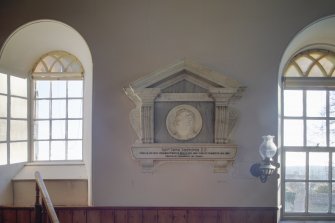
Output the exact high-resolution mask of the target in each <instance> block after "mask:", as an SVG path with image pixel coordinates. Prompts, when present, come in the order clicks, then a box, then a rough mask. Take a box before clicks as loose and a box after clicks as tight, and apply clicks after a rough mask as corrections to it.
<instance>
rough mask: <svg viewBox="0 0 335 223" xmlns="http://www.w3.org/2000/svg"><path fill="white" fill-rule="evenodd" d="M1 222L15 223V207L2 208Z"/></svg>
mask: <svg viewBox="0 0 335 223" xmlns="http://www.w3.org/2000/svg"><path fill="white" fill-rule="evenodd" d="M1 220H2V221H1V222H2V223H12V222H13V223H16V222H17V218H16V210H15V209H4V210H3V211H2V216H1Z"/></svg>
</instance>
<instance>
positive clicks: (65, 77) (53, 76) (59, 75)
mask: <svg viewBox="0 0 335 223" xmlns="http://www.w3.org/2000/svg"><path fill="white" fill-rule="evenodd" d="M47 57H54V58H55V62H53V63H51V65H50V66H49V67H48V64H46V63H44V62H43V60H44V59H45V58H47ZM62 57H67V58H69V59H70V60H72V62H71V63H73V64H76V65H78V69H77V70H75V71H72V72H68V69H67V68H68V67H69V66H67V68H66V67H65V66H63V64H61V61H60V58H62ZM42 63H43V66H44V68H45V69H46V70H47V71H48V72H45V71H44V72H39V71H38V70H37V67H38V66H39V65H40V64H42ZM56 63H60V64H61V65H62V67H63V69H62V70H56V71H55V70H53V69H52V67H53V66H54V65H55V64H56ZM71 63H70V65H71ZM78 80H80V81H81V84H82V96H81V97H78V98H77V97H76V98H75V97H73V99H80V100H81V103H82V107H81V113H82V114H81V118H74V119H72V118H69V117H68V110H67V108H68V101H69V100H71V99H72V98H69V97H68V81H78ZM36 81H49V82H50V83H49V88H50V89H49V90H50V96H49V98H48V100H49V102H50V104H49V108H50V107H51V103H52V101H53V100H54V99H55V98H53V97H52V94H51V92H52V83H51V82H53V81H66V95H65V97H64V98H56V100H65V101H66V111H65V113H66V117H65V118H62V120H64V121H65V122H66V124H65V128H67V124H68V121H69V120H79V119H80V120H81V139H80V141H81V159H68V146H67V143H68V141H73V140H72V139H70V140H69V139H68V133H67V129H65V132H66V133H65V138H64V140H63V141H64V142H65V144H66V146H65V159H60V160H52V159H50V157H51V142H52V141H59V140H54V139H52V136H51V135H52V125H51V122H52V120H58V119H53V117H52V116H51V113H52V111H51V109H50V110H49V115H50V116H49V118H47V119H45V120H48V121H49V124H50V125H49V139H48V141H49V159H48V160H37V159H36V155H35V145H34V143H35V142H36V141H41V140H38V139H37V138H35V127H34V123H35V120H37V118H36V117H35V114H36V111H35V103H36V101H37V100H36V93H35V90H36ZM30 102H31V103H30V105H31V108H30V111H31V115H30V120H31V125H30V126H31V129H30V133H31V137H30V156H31V159H30V161H31V162H34V163H41V164H45V163H59V164H63V163H64V162H65V163H78V162H84V159H85V157H84V156H85V152H84V142H85V136H84V133H85V131H84V127H85V123H84V122H85V118H84V115H85V114H84V113H85V110H84V105H85V78H84V68H83V65H82V64H81V62H80V60H79V59H78V58H77V57H76V56H74V55H73V54H70V53H68V52H66V51H51V52H48V53H46V54H44V55H43V56H41V57H40V58H39V60H38V61H37V62H36V63H35V65H34V67H33V69H32V72H31V75H30ZM74 140H77V141H78V140H79V139H74ZM42 141H43V140H42Z"/></svg>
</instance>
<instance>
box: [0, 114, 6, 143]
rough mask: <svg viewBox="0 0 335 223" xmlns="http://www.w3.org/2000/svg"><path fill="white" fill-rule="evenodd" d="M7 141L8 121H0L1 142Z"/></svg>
mask: <svg viewBox="0 0 335 223" xmlns="http://www.w3.org/2000/svg"><path fill="white" fill-rule="evenodd" d="M6 140H7V120H6V119H0V141H6Z"/></svg>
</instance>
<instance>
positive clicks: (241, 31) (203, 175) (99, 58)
mask: <svg viewBox="0 0 335 223" xmlns="http://www.w3.org/2000/svg"><path fill="white" fill-rule="evenodd" d="M1 4H2V5H1ZM77 4H78V2H77V1H65V0H60V1H57V2H48V3H45V2H44V1H42V0H36V1H34V2H29V3H28V2H25V1H19V0H16V1H15V0H14V1H12V2H7V3H0V27H3V29H1V31H0V40H4V39H5V38H7V37H8V35H9V34H10V33H11V32H12V31H13V30H14V29H15V28H16V27H17V26H19V25H22V24H24V23H26V22H28V21H30V20H33V19H41V18H51V19H56V20H60V21H62V22H65V23H67V24H69V25H70V26H72V27H73V28H75V29H76V30H77V31H79V32H80V33H81V34H82V35H83V37H84V39H85V40H86V41H87V42H88V45H89V46H90V48H91V52H92V57H93V63H94V70H93V73H94V79H93V128H92V131H93V135H92V137H93V138H92V140H93V142H92V152H93V154H92V155H93V167H92V168H93V201H94V204H95V205H116V206H276V205H277V203H276V201H277V198H276V194H277V182H276V180H275V179H273V178H272V179H271V180H270V182H268V183H266V184H261V183H260V182H259V180H258V179H256V178H253V177H251V176H250V174H249V168H250V166H251V164H252V163H255V162H258V161H259V159H260V158H259V155H258V151H257V150H258V146H259V144H260V143H261V136H262V135H264V134H274V135H276V134H277V84H278V70H279V65H280V60H281V57H282V54H283V53H284V51H285V49H286V47H287V45H288V43H289V42H290V41H291V39H292V38H293V37H294V36H295V34H296V33H297V32H298V31H299V30H301V29H302V28H303V27H305V26H307V25H308V24H310V23H311V22H313V21H315V20H317V19H318V18H321V17H324V16H326V15H330V14H334V13H335V2H334V1H332V0H324V1H322V4H321V3H320V2H317V1H306V0H305V1H303V0H297V1H291V0H282V1H265V0H254V1H242V0H237V1H232V0H209V1H203V0H171V1H164V0H146V1H136V0H126V1H116V0H113V1H95V2H91V1H83V2H80V5H77ZM59 5H65V6H66V7H62V10H57V9H59ZM180 58H189V59H192V60H194V61H197V62H198V63H201V64H203V65H205V66H208V67H210V68H211V69H213V70H217V71H218V72H220V73H224V74H225V75H227V76H230V77H232V78H233V79H236V80H238V81H239V82H240V83H242V84H243V85H245V86H246V87H247V90H246V92H245V94H244V96H243V98H242V99H241V100H240V101H238V102H237V103H236V105H235V107H236V108H237V109H238V110H239V111H240V112H241V118H240V121H239V123H238V125H237V128H236V130H235V132H234V134H233V138H234V141H235V143H236V144H237V145H239V150H238V158H237V161H236V162H235V164H234V167H233V168H232V169H231V171H230V172H229V173H228V174H214V173H212V167H211V165H210V164H209V163H197V162H194V163H189V162H184V163H170V164H165V165H162V166H160V167H159V168H158V169H157V171H156V172H155V173H154V174H143V173H141V169H140V167H139V165H138V164H137V163H136V161H134V160H132V158H131V156H130V151H129V150H130V147H131V145H132V143H133V142H134V140H135V138H136V136H135V133H134V132H133V130H132V129H131V126H130V123H129V119H128V114H129V112H130V110H131V109H132V108H133V104H132V102H131V101H130V100H129V99H128V98H127V96H125V95H124V94H123V92H122V87H125V86H127V85H128V84H129V83H130V82H131V81H133V80H136V79H138V78H140V77H141V76H143V75H145V74H147V73H150V72H152V71H154V70H156V69H159V68H161V67H164V66H166V65H168V64H172V63H174V62H175V61H177V60H178V59H180ZM0 168H1V167H0Z"/></svg>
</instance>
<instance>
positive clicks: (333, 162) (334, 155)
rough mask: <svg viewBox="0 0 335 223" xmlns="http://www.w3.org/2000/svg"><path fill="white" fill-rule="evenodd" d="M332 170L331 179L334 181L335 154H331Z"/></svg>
mask: <svg viewBox="0 0 335 223" xmlns="http://www.w3.org/2000/svg"><path fill="white" fill-rule="evenodd" d="M332 169H333V171H332V173H333V176H332V178H333V180H335V153H333V160H332ZM333 201H334V205H335V200H333Z"/></svg>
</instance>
